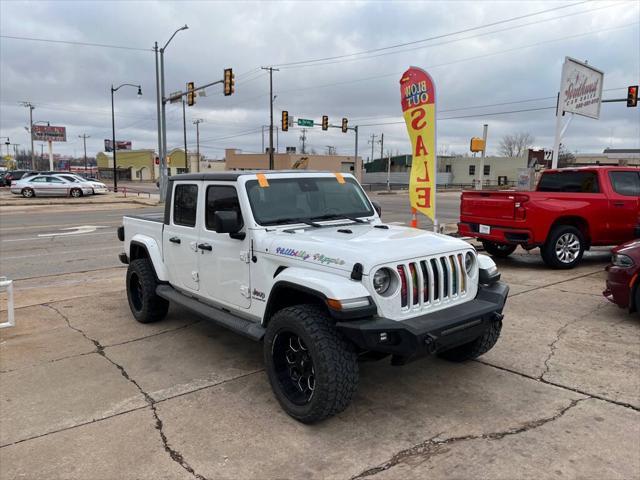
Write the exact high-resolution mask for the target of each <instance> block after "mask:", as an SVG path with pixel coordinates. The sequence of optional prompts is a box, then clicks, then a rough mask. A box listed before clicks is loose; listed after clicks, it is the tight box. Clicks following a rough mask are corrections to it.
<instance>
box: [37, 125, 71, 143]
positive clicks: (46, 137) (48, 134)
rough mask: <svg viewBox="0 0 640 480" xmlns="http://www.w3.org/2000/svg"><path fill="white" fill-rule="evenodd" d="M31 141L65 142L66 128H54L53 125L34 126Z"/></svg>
mask: <svg viewBox="0 0 640 480" xmlns="http://www.w3.org/2000/svg"><path fill="white" fill-rule="evenodd" d="M31 132H32V135H33V139H34V140H35V141H36V142H66V141H67V127H54V126H53V125H34V126H33V128H32V130H31Z"/></svg>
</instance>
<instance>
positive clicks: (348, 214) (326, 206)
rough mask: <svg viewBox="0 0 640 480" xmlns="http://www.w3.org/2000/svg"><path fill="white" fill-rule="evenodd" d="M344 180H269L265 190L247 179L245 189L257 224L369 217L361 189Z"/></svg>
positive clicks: (366, 203) (306, 178)
mask: <svg viewBox="0 0 640 480" xmlns="http://www.w3.org/2000/svg"><path fill="white" fill-rule="evenodd" d="M344 180H345V181H344V183H340V182H339V181H338V179H337V178H336V177H333V176H332V177H298V178H278V179H272V178H269V179H268V181H269V185H268V186H265V187H261V186H260V185H259V184H258V181H257V180H249V181H248V182H247V183H246V189H247V195H248V196H249V203H250V204H251V210H252V211H253V217H254V218H255V220H256V222H258V223H259V224H260V225H265V226H267V225H283V224H293V223H307V224H309V223H308V222H311V221H314V220H315V221H318V220H336V219H349V220H354V219H356V218H358V217H370V216H372V215H373V209H372V207H371V203H370V202H369V199H368V198H367V196H366V195H365V194H364V192H363V191H362V188H360V186H359V185H358V183H357V182H356V181H355V180H353V179H352V178H345V179H344ZM354 221H355V220H354Z"/></svg>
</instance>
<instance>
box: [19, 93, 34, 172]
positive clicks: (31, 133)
mask: <svg viewBox="0 0 640 480" xmlns="http://www.w3.org/2000/svg"><path fill="white" fill-rule="evenodd" d="M22 106H23V107H27V108H28V109H29V135H30V136H31V169H32V170H35V169H36V153H35V151H34V150H33V109H34V108H36V107H34V106H33V105H32V104H31V102H22Z"/></svg>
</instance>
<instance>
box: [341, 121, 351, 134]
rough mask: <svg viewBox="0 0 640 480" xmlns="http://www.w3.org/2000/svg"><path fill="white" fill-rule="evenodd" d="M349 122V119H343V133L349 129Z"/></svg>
mask: <svg viewBox="0 0 640 480" xmlns="http://www.w3.org/2000/svg"><path fill="white" fill-rule="evenodd" d="M348 123H349V120H347V119H346V118H343V119H342V133H347V130H348V129H349V127H348Z"/></svg>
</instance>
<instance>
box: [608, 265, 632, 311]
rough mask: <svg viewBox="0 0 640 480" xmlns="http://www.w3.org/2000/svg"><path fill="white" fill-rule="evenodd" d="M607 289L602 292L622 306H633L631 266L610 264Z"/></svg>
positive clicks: (611, 300)
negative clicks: (623, 266) (624, 266)
mask: <svg viewBox="0 0 640 480" xmlns="http://www.w3.org/2000/svg"><path fill="white" fill-rule="evenodd" d="M605 270H606V271H607V282H606V289H605V291H604V292H602V294H603V295H604V296H605V297H606V298H607V300H609V301H610V302H612V303H615V304H616V305H618V306H619V307H620V308H630V307H631V291H632V288H631V287H632V282H633V272H632V269H631V268H622V267H616V266H614V265H608V266H607V268H606V269H605Z"/></svg>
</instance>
